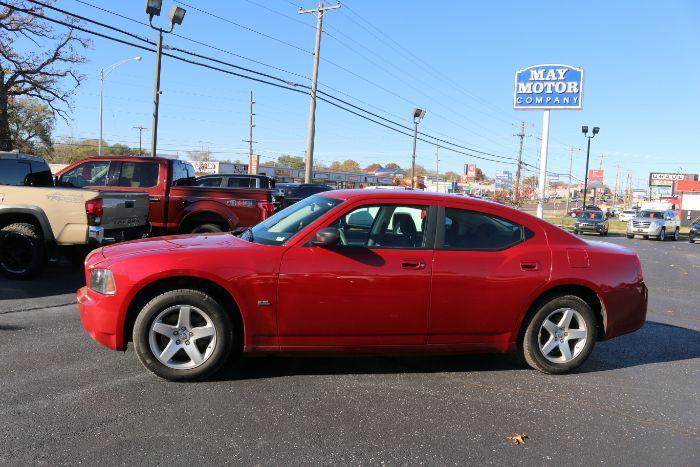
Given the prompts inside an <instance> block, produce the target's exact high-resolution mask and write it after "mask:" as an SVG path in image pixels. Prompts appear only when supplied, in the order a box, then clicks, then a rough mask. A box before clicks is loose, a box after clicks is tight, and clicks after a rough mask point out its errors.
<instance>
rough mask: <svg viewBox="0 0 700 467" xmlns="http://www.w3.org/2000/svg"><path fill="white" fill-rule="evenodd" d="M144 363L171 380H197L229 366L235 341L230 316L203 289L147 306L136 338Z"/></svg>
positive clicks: (179, 293)
mask: <svg viewBox="0 0 700 467" xmlns="http://www.w3.org/2000/svg"><path fill="white" fill-rule="evenodd" d="M133 341H134V347H135V349H136V354H137V355H138V357H139V360H141V363H142V364H143V365H144V366H145V367H146V369H148V370H149V371H151V372H153V373H154V374H156V375H158V376H160V377H161V378H165V379H168V380H170V381H196V380H201V379H204V378H207V377H208V376H211V375H212V374H213V373H215V372H216V371H217V370H218V369H219V368H221V366H222V365H223V364H224V363H225V362H226V360H227V359H228V357H229V354H230V353H231V349H232V348H233V345H234V341H235V337H234V332H233V325H232V323H231V319H230V317H229V315H228V314H227V313H226V311H225V310H224V308H223V307H222V306H221V304H219V302H217V301H216V300H215V299H213V298H212V297H210V296H209V295H207V294H205V293H204V292H201V291H199V290H193V289H179V290H171V291H169V292H165V293H162V294H160V295H158V296H156V297H155V298H153V299H152V300H151V301H149V302H148V303H147V304H146V306H144V307H143V309H142V310H141V312H140V313H139V315H138V317H137V318H136V322H135V323H134V333H133Z"/></svg>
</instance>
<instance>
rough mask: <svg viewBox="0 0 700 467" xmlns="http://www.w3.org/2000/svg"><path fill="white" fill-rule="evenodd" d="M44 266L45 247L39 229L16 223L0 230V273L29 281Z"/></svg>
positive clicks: (30, 225)
mask: <svg viewBox="0 0 700 467" xmlns="http://www.w3.org/2000/svg"><path fill="white" fill-rule="evenodd" d="M45 264H46V246H45V245H44V241H43V239H42V236H41V231H40V230H39V228H38V227H37V226H35V225H33V224H26V223H16V224H10V225H7V226H5V227H3V228H2V229H1V230H0V271H1V272H2V273H3V274H4V275H6V276H7V277H9V278H11V279H31V278H32V277H34V276H36V275H37V274H39V273H40V272H41V271H42V270H43V269H44V265H45Z"/></svg>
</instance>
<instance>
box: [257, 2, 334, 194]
mask: <svg viewBox="0 0 700 467" xmlns="http://www.w3.org/2000/svg"><path fill="white" fill-rule="evenodd" d="M338 8H340V2H337V3H336V4H335V5H333V6H323V2H320V3H319V4H318V8H314V9H313V10H304V9H302V8H299V14H300V15H302V14H306V13H316V20H317V21H316V48H315V50H314V71H313V74H312V75H311V103H310V106H309V129H308V134H307V137H306V170H305V171H304V182H305V183H311V182H312V179H313V167H314V138H315V136H316V84H317V81H318V61H319V57H320V55H321V32H322V31H323V15H324V13H325V11H326V10H336V9H338ZM251 139H252V138H251Z"/></svg>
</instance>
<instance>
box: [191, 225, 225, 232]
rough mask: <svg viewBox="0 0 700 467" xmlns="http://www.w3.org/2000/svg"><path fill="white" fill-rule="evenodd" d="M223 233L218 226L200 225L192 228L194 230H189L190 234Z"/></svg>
mask: <svg viewBox="0 0 700 467" xmlns="http://www.w3.org/2000/svg"><path fill="white" fill-rule="evenodd" d="M223 231H224V229H223V228H222V227H221V226H220V225H219V224H201V225H196V226H194V228H193V229H192V230H190V233H193V234H199V233H219V232H223Z"/></svg>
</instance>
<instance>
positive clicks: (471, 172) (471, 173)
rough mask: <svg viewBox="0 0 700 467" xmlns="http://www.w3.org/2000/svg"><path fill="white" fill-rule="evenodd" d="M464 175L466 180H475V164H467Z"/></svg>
mask: <svg viewBox="0 0 700 467" xmlns="http://www.w3.org/2000/svg"><path fill="white" fill-rule="evenodd" d="M464 173H465V174H466V175H467V178H475V177H476V164H467V165H466V166H465V167H464Z"/></svg>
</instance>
